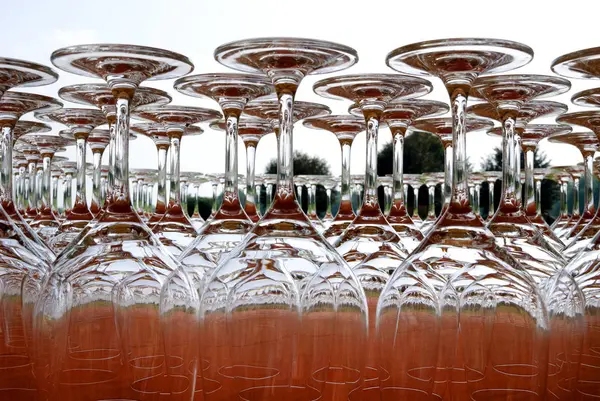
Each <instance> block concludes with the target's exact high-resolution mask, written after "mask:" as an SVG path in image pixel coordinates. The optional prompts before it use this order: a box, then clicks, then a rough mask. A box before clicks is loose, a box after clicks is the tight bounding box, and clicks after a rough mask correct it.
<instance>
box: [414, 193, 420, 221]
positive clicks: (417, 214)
mask: <svg viewBox="0 0 600 401" xmlns="http://www.w3.org/2000/svg"><path fill="white" fill-rule="evenodd" d="M413 195H414V198H415V206H414V208H413V215H415V216H416V217H418V218H421V216H420V215H419V187H413Z"/></svg>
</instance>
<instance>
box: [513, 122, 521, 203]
mask: <svg viewBox="0 0 600 401" xmlns="http://www.w3.org/2000/svg"><path fill="white" fill-rule="evenodd" d="M514 132H515V136H514V139H513V140H514V146H515V156H514V158H515V161H514V166H515V167H514V168H515V196H516V201H517V207H519V208H521V207H522V205H523V186H522V185H521V134H520V133H519V132H518V131H514Z"/></svg>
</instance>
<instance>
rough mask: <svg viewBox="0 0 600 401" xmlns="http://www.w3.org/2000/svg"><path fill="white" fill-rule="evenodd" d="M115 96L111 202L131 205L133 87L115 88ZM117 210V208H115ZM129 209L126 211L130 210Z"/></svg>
mask: <svg viewBox="0 0 600 401" xmlns="http://www.w3.org/2000/svg"><path fill="white" fill-rule="evenodd" d="M113 96H114V97H115V98H117V103H116V108H117V119H116V123H115V145H114V147H115V149H114V150H115V151H114V159H115V160H114V171H113V174H114V176H113V180H114V183H113V188H112V194H110V195H109V196H110V197H111V198H112V202H111V204H119V205H121V207H120V208H119V209H121V213H122V212H123V209H122V206H123V205H128V206H129V208H130V207H131V198H130V193H129V103H130V99H131V97H132V96H133V89H113ZM114 211H116V210H114ZM129 211H130V209H128V210H127V211H126V212H129Z"/></svg>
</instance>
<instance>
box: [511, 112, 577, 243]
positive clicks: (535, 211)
mask: <svg viewBox="0 0 600 401" xmlns="http://www.w3.org/2000/svg"><path fill="white" fill-rule="evenodd" d="M570 131H571V127H569V126H567V125H549V124H527V126H526V127H525V129H524V130H523V131H522V132H520V133H519V134H520V136H521V148H522V150H523V152H524V153H525V205H523V206H524V209H525V214H526V215H527V218H528V219H529V221H530V222H531V223H532V224H533V225H534V226H536V227H537V229H538V230H540V231H541V232H542V234H543V235H544V239H545V240H546V242H548V243H549V244H550V245H551V246H552V248H554V249H555V250H557V251H561V250H562V249H563V248H564V247H565V244H564V243H563V242H562V241H561V240H560V238H558V236H557V235H556V234H555V233H554V232H553V231H552V229H551V228H550V226H549V225H548V223H546V221H545V220H544V218H543V217H542V213H541V186H542V182H541V180H543V179H544V171H540V172H537V170H534V157H535V150H536V148H537V146H538V144H539V142H540V141H541V140H542V139H545V138H549V137H551V136H552V135H557V134H561V133H567V132H570ZM536 173H537V174H536Z"/></svg>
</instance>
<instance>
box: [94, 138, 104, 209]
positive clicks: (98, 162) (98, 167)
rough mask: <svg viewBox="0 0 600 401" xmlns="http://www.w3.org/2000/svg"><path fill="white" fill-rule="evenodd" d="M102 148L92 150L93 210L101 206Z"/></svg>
mask: <svg viewBox="0 0 600 401" xmlns="http://www.w3.org/2000/svg"><path fill="white" fill-rule="evenodd" d="M102 153H103V151H102V150H99V149H96V150H94V151H92V158H93V163H94V171H93V177H92V204H93V205H94V207H93V210H98V209H99V208H100V206H101V205H100V202H101V199H102V194H101V193H100V178H101V176H102Z"/></svg>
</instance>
